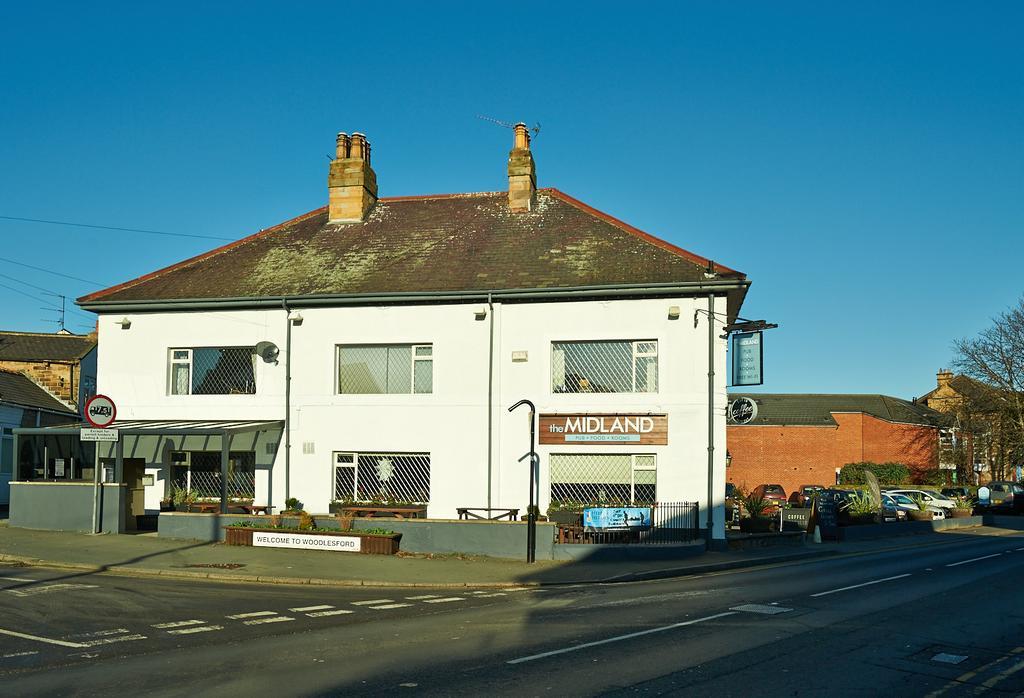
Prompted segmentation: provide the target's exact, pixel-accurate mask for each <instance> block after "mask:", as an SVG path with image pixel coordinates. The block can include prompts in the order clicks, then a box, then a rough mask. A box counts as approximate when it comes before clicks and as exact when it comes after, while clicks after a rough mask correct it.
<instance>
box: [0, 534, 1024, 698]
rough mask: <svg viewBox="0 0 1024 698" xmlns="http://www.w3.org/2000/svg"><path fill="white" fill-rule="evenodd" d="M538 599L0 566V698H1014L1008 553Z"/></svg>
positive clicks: (981, 548)
mask: <svg viewBox="0 0 1024 698" xmlns="http://www.w3.org/2000/svg"><path fill="white" fill-rule="evenodd" d="M939 539H940V542H938V543H935V544H930V545H921V546H919V547H917V548H915V549H913V550H900V551H893V552H880V553H873V554H865V555H859V556H851V557H839V558H819V559H815V560H812V561H804V562H800V563H789V564H783V565H778V566H774V567H762V568H754V569H750V570H745V571H736V572H729V573H718V574H709V575H703V576H699V577H690V578H682V579H674V580H662V581H657V582H643V583H629V584H608V585H599V586H586V587H582V586H581V587H571V588H545V589H540V590H533V589H523V590H518V591H516V590H503V591H495V590H475V591H474V590H459V591H458V592H457V593H453V592H452V590H450V589H438V590H430V589H415V590H413V589H410V590H396V589H393V588H392V589H387V590H379V589H378V590H374V589H369V588H355V589H324V588H315V587H267V586H242V585H228V584H216V583H208V582H191V581H190V582H184V581H182V582H177V581H175V582H170V581H167V582H165V581H157V580H141V579H128V578H122V577H113V576H105V575H81V574H77V573H66V572H61V571H58V570H43V569H40V568H0V577H2V578H3V579H0V611H2V616H0V618H2V620H0V681H2V682H3V686H4V687H5V691H4V693H5V694H6V695H98V694H103V693H110V692H113V691H118V692H124V691H126V690H132V691H145V692H147V693H151V694H157V695H164V694H166V695H172V694H173V695H178V694H181V693H184V692H188V693H193V694H197V695H207V694H213V693H217V694H225V693H229V692H230V693H232V694H234V693H258V694H264V693H267V692H272V693H275V694H279V695H331V694H341V693H347V694H357V695H389V696H390V695H395V694H400V693H409V694H430V695H439V694H440V695H474V696H477V695H486V694H492V695H493V694H497V695H525V696H531V695H570V696H574V695H596V694H611V695H726V696H727V695H750V694H764V693H771V694H784V695H825V694H827V695H830V696H837V695H879V694H881V693H884V692H888V693H893V694H896V695H910V696H924V695H943V696H959V695H978V694H980V693H985V692H993V693H994V694H999V693H1003V694H1006V695H1017V694H1020V693H1024V602H1021V601H1020V600H1019V591H1018V586H1019V581H1018V580H1019V579H1020V577H1021V571H1022V570H1021V567H1022V566H1024V536H1021V535H1013V536H998V537H996V536H979V535H971V536H968V535H956V536H946V535H943V536H941V537H939Z"/></svg>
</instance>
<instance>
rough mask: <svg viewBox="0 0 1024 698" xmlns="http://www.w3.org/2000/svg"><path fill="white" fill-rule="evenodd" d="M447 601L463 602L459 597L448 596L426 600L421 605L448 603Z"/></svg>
mask: <svg viewBox="0 0 1024 698" xmlns="http://www.w3.org/2000/svg"><path fill="white" fill-rule="evenodd" d="M449 601H465V599H464V598H462V597H461V596H448V597H445V598H443V599H427V600H426V601H424V602H423V603H448V602H449Z"/></svg>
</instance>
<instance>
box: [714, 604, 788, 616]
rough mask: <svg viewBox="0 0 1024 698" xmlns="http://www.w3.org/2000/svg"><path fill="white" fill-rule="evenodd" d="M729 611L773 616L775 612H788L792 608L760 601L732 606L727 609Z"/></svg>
mask: <svg viewBox="0 0 1024 698" xmlns="http://www.w3.org/2000/svg"><path fill="white" fill-rule="evenodd" d="M729 610H730V611H745V612H747V613H761V614H764V615H766V616H774V615H775V614H777V613H789V612H790V611H792V610H793V609H792V608H786V607H784V606H765V605H764V604H760V603H747V604H743V605H742V606H733V607H732V608H730V609H729Z"/></svg>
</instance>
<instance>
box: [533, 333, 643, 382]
mask: <svg viewBox="0 0 1024 698" xmlns="http://www.w3.org/2000/svg"><path fill="white" fill-rule="evenodd" d="M615 343H621V344H627V343H628V344H629V345H630V366H629V377H630V388H631V389H630V390H629V391H601V392H600V394H605V395H657V394H659V393H660V392H661V358H660V355H659V346H658V345H659V340H658V339H657V338H650V339H553V340H551V350H550V352H549V354H548V358H549V362H550V364H549V367H548V369H549V370H548V389H549V390H550V391H551V393H552V394H557V395H573V394H579V393H586V394H590V395H593V394H596V392H595V391H584V390H578V391H570V390H561V391H559V390H556V389H555V388H556V386H555V360H554V356H555V347H556V345H559V344H563V345H565V344H615ZM642 344H653V345H654V349H653V351H643V350H641V348H640V345H642ZM638 359H654V383H655V387H654V390H637V360H638ZM562 372H563V378H562V386H563V387H564V386H565V376H564V374H565V360H564V358H563V360H562Z"/></svg>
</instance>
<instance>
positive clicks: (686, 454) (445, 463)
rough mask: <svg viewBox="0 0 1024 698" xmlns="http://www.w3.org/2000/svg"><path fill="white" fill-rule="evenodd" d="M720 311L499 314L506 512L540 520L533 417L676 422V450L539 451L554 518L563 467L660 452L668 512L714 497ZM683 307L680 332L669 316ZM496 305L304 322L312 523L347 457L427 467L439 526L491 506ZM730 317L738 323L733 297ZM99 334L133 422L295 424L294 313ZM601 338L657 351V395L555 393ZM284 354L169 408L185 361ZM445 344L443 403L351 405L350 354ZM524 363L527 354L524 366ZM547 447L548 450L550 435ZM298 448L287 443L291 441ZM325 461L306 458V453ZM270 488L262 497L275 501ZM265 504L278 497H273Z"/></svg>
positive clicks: (559, 306)
mask: <svg viewBox="0 0 1024 698" xmlns="http://www.w3.org/2000/svg"><path fill="white" fill-rule="evenodd" d="M707 303H708V301H707V297H698V298H673V299H668V298H661V299H643V300H618V301H576V302H549V303H529V304H520V303H516V304H498V303H496V304H495V305H494V310H493V312H494V396H495V399H494V405H493V407H492V410H493V412H492V416H493V420H494V432H493V433H494V437H493V466H492V467H493V471H492V489H491V504H492V506H495V507H517V508H519V509H521V510H523V513H525V509H526V504H527V498H528V492H527V482H528V476H529V473H528V470H527V468H526V466H525V461H522V462H520V461H519V458H521V457H522V456H523V455H524V454H525V453H526V451H527V439H528V425H527V417H526V412H527V410H526V408H520V409H519V410H517V411H516V412H514V413H512V414H509V413H508V412H507V410H506V408H507V407H508V406H510V405H512V404H513V403H515V402H516V401H518V400H520V399H522V398H527V399H530V400H532V401H533V402H534V403H535V404H536V406H537V410H538V412H540V413H549V412H591V413H611V412H618V413H631V412H641V413H646V412H654V413H666V414H668V428H669V436H668V445H667V446H638V445H634V446H623V445H603V444H602V445H587V444H577V445H574V446H571V447H569V446H566V447H562V446H558V447H555V446H538V447H537V452H538V454H539V456H540V470H541V486H540V496H541V501H540V505H541V510H542V511H543V510H544V509H545V508H546V506H547V503H548V501H547V500H548V480H547V472H548V456H549V455H550V454H551V453H595V454H597V453H653V454H655V455H656V456H657V467H658V474H657V483H658V484H657V487H658V499H659V500H660V501H699V502H700V503H701V507H702V512H701V522H702V525H703V522H704V520H705V518H706V514H705V512H704V509H703V507H704V504H705V500H706V497H707V479H706V472H707V450H706V449H707V341H708V328H707V316H706V314H703V313H702V314H701V315H700V316H699V318H698V322H697V327H694V311H695V309H697V308H701V309H706V308H707ZM673 305H675V306H679V307H680V310H681V312H680V316H679V318H678V319H677V320H670V319H668V309H669V307H670V306H673ZM483 307H486V306H485V305H484V304H480V303H475V304H461V305H459V304H451V305H421V306H388V307H338V308H301V309H300V312H301V314H302V316H303V322H302V324H301V325H295V326H293V330H292V396H291V402H292V435H291V443H292V448H291V473H292V474H291V482H290V487H289V488H288V493H289V494H290V495H291V496H294V497H297V498H299V499H300V500H302V501H303V503H304V504H305V506H306V509H307V510H309V511H314V512H316V511H326V510H327V507H328V502H329V501H330V499H331V497H332V489H333V455H332V454H333V453H334V452H335V451H357V452H358V451H395V452H403V451H404V452H428V453H430V456H431V501H430V507H429V512H428V513H429V515H430V516H432V517H451V518H454V516H455V508H456V507H464V506H468V507H484V506H487V361H488V333H489V326H490V318H489V317H488V318H485V319H483V320H478V319H476V316H475V311H477V310H479V309H480V308H483ZM716 310H717V311H718V312H720V313H724V312H725V300H724V298H718V299H716ZM124 315H125V314H124V313H117V314H111V315H107V316H103V317H101V319H100V323H99V327H100V335H99V339H100V346H101V347H102V351H100V352H99V370H98V373H99V380H98V384H99V392H101V393H103V394H105V395H108V396H110V397H111V398H113V399H114V401H115V402H116V403H117V406H118V419H119V420H122V419H123V420H127V419H160V420H167V419H183V420H206V419H239V420H243V419H244V420H280V419H283V418H284V377H285V322H286V320H285V317H286V315H285V311H284V310H283V309H274V310H245V311H216V312H210V311H202V312H190V313H150V314H143V313H129V314H128V317H129V319H130V320H131V323H132V324H131V327H130V328H129V329H127V330H123V329H121V327H120V325H119V324H117V321H118V320H120V318H121V317H123V316H124ZM720 328H721V324H719V325H718V326H717V327H716V332H715V337H716V340H715V341H716V347H715V352H716V390H715V395H716V409H715V414H716V420H715V435H716V436H715V441H716V460H715V475H714V479H715V484H716V487H715V491H716V492H719V493H721V492H723V491H724V482H725V451H726V449H725V417H724V411H725V409H724V408H725V399H726V397H725V395H726V392H725V378H726V364H725V359H726V351H725V346H726V343H725V341H724V340H722V339H719V338H718V335H720V334H721V329H720ZM588 339H606V340H609V339H612V340H649V339H656V340H658V387H659V391H658V393H654V394H598V393H552V391H551V365H550V364H551V342H552V341H571V340H588ZM264 340H266V341H271V342H274V343H275V344H277V345H278V347H280V349H281V355H280V357H279V364H278V365H274V364H266V363H263V362H262V361H257V368H256V385H257V390H256V394H255V395H195V396H193V395H168V394H167V392H168V391H167V350H168V349H169V348H171V347H202V346H239V345H253V344H255V343H256V342H259V341H264ZM366 343H371V344H404V343H409V344H432V345H433V361H434V378H433V384H434V388H433V390H434V391H433V393H432V394H428V395H338V394H336V392H337V378H336V374H335V371H336V365H335V364H336V350H335V347H336V346H337V345H338V344H366ZM513 351H526V352H528V360H527V361H526V362H513V361H512V352H513ZM538 437H539V435H538ZM282 444H283V439H282ZM309 444H311V445H312V446H311V448H312V450H313V452H312V453H308V454H307V453H304V445H306V446H307V449H308V448H309V446H308V445H309ZM283 450H284V448H283V445H282V446H281V447H280V448H279V449H278V453H277V457H276V460H275V463H274V467H273V471H272V472H273V478H274V481H273V488H272V491H273V493H274V495H273V499H274V500H275V501H273V502H271V503H272V504H274V505H276V506H279V507H280V506H281V505H282V504H283V503H284V498H285V490H286V488H285V482H284V454H283ZM260 489H263V488H260ZM264 491H265V490H264ZM715 505H716V511H715V537H716V538H717V537H723V536H724V512H723V508H722V502H721V501H716V502H715Z"/></svg>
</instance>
